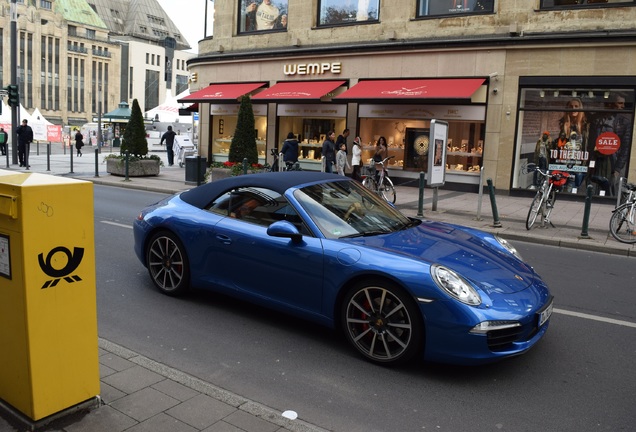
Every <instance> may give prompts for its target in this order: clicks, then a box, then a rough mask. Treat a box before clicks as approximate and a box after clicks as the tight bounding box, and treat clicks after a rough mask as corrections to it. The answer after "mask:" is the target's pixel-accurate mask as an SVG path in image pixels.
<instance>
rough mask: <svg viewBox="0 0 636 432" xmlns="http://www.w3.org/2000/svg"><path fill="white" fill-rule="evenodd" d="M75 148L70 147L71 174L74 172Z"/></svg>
mask: <svg viewBox="0 0 636 432" xmlns="http://www.w3.org/2000/svg"><path fill="white" fill-rule="evenodd" d="M73 153H74V152H73V149H70V151H69V154H70V155H71V171H70V174H74V173H73Z"/></svg>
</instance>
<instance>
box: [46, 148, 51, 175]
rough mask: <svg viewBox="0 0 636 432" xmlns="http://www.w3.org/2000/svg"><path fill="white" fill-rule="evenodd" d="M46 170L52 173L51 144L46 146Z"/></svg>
mask: <svg viewBox="0 0 636 432" xmlns="http://www.w3.org/2000/svg"><path fill="white" fill-rule="evenodd" d="M46 170H47V171H51V142H49V143H48V144H47V145H46Z"/></svg>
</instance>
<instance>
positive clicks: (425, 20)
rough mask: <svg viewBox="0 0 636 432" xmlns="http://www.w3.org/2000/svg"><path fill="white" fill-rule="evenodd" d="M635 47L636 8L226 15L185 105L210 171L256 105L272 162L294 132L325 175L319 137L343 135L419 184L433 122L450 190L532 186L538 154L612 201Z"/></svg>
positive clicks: (394, 5) (400, 7)
mask: <svg viewBox="0 0 636 432" xmlns="http://www.w3.org/2000/svg"><path fill="white" fill-rule="evenodd" d="M635 47H636V1H633V0H614V1H613V0H604V1H599V0H586V1H570V0H526V1H502V0H498V1H497V0H466V1H454V0H438V1H433V0H394V1H392V2H386V1H382V0H369V1H366V0H365V1H351V2H349V1H345V2H342V1H340V2H336V1H335V0H299V1H295V2H288V1H286V0H273V1H263V2H262V4H254V5H252V3H251V2H245V1H238V2H237V1H234V2H217V3H216V4H215V22H214V36H213V37H209V38H206V39H204V40H202V41H201V42H200V43H199V53H200V54H199V55H198V57H196V58H195V59H193V60H191V61H190V62H189V67H190V70H191V71H192V72H194V73H196V74H197V75H198V82H197V83H195V84H193V85H192V87H191V97H190V98H189V101H192V102H198V103H199V110H200V122H201V125H200V138H201V140H200V142H201V144H200V147H201V148H200V151H201V153H202V154H204V155H206V156H207V157H208V160H223V157H224V153H225V152H226V146H227V142H228V140H229V138H230V135H231V134H232V133H233V129H232V127H233V126H232V125H233V124H234V122H235V120H234V119H235V112H236V106H237V100H236V98H237V97H238V96H240V95H242V94H250V95H251V96H252V103H253V105H254V107H255V118H256V123H257V124H256V127H257V129H258V136H259V151H260V152H261V155H262V157H263V159H264V158H265V157H266V156H265V155H267V154H269V148H274V147H278V148H280V143H281V142H282V141H283V140H284V139H285V137H286V135H287V133H288V132H290V131H291V132H293V133H295V134H297V135H298V136H299V138H300V140H301V147H302V155H301V158H302V161H303V164H304V166H305V167H306V168H308V169H311V167H312V166H313V167H317V166H318V165H316V164H318V163H319V162H318V161H319V156H320V154H319V144H320V142H321V139H322V136H323V135H324V134H326V133H327V131H328V130H331V129H335V131H336V133H341V132H342V130H343V129H344V128H349V129H350V130H351V135H350V139H349V143H351V140H352V137H354V136H356V135H359V136H360V137H361V139H362V142H363V143H364V146H363V157H364V158H365V159H368V158H369V157H370V156H371V154H372V152H373V151H374V146H375V142H376V141H377V140H378V138H379V137H380V136H383V137H385V138H386V140H387V142H388V144H389V154H390V155H393V156H394V158H393V159H392V160H391V166H390V167H391V168H390V171H391V175H392V176H394V177H399V178H402V179H405V180H409V179H411V180H413V181H415V179H417V178H418V177H419V173H420V172H421V171H422V170H423V169H425V167H426V166H427V152H426V151H425V149H426V148H427V147H428V138H429V137H428V130H429V127H430V122H431V120H433V119H435V120H440V121H445V122H448V124H449V128H448V141H449V142H448V147H447V159H446V161H445V166H446V183H447V184H451V185H454V186H455V187H457V188H460V189H466V190H477V189H478V185H479V184H480V173H482V175H483V177H481V178H492V179H493V182H494V183H495V185H496V187H497V188H498V189H500V190H507V191H515V190H525V189H529V188H532V186H533V182H534V179H533V175H532V173H528V172H527V168H526V166H527V164H528V163H530V162H535V163H543V161H540V160H539V159H540V156H543V157H545V163H546V165H547V166H549V167H550V168H551V169H562V170H566V171H569V172H570V173H571V174H573V175H572V176H571V177H572V180H571V181H570V183H568V185H567V186H566V188H565V191H566V192H568V193H573V194H583V193H585V191H586V188H587V185H592V187H593V191H594V193H595V194H597V195H605V196H611V195H613V194H615V193H616V181H617V179H618V178H619V177H621V176H622V177H631V178H634V176H635V173H636V160H635V155H636V152H633V151H632V145H631V144H632V136H633V132H634V92H635V90H636V79H634V78H635V77H636V50H635V49H634V48H635ZM543 132H548V133H549V140H550V145H549V146H548V147H547V149H546V154H542V155H539V154H537V153H536V150H537V142H538V141H539V139H540V138H541V137H542V135H543ZM562 133H564V134H565V135H566V137H565V139H562V138H561V139H560V137H561V134H562ZM312 164H313V165H312ZM630 174H631V175H630Z"/></svg>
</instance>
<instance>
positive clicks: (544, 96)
mask: <svg viewBox="0 0 636 432" xmlns="http://www.w3.org/2000/svg"><path fill="white" fill-rule="evenodd" d="M635 90H636V88H635V83H634V81H633V80H630V79H627V78H611V79H609V78H603V77H585V78H580V77H579V78H576V77H575V78H568V79H565V78H563V77H554V78H547V77H541V78H521V79H520V92H519V126H518V133H517V140H516V141H517V145H516V152H515V167H514V176H513V185H512V187H513V188H515V189H528V188H530V189H532V188H533V187H536V186H537V185H536V179H534V177H533V174H532V173H528V172H527V169H526V166H527V164H528V163H536V164H539V162H540V161H539V157H540V155H539V151H538V150H537V142H538V141H539V139H540V138H541V137H542V136H543V134H544V133H545V132H547V133H548V135H549V146H548V152H547V160H546V163H547V167H548V169H550V170H562V171H568V172H569V173H570V174H572V175H571V176H570V180H569V182H568V183H567V185H566V186H565V188H564V192H567V193H570V194H579V195H584V194H585V193H586V189H587V186H588V185H591V186H592V188H593V193H594V194H595V195H599V196H615V195H616V192H617V186H618V181H619V179H620V178H621V177H626V176H627V173H628V170H629V159H630V155H631V149H632V131H633V128H634V96H635Z"/></svg>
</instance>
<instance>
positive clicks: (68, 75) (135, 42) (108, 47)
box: [0, 0, 194, 126]
mask: <svg viewBox="0 0 636 432" xmlns="http://www.w3.org/2000/svg"><path fill="white" fill-rule="evenodd" d="M10 3H11V2H10V1H9V0H2V1H1V2H0V27H1V28H0V49H1V52H2V54H1V55H0V82H2V85H3V87H4V86H6V85H8V84H10V81H11V31H10V29H11V16H10ZM16 26H17V35H16V36H17V57H18V65H17V71H18V72H17V76H18V85H19V88H20V101H21V103H22V105H23V106H24V107H25V108H26V109H27V110H28V111H33V110H34V109H35V108H38V109H39V110H40V112H41V113H42V115H43V116H44V117H45V118H46V119H47V120H49V121H51V122H53V123H56V124H61V125H71V126H79V125H82V124H84V123H87V122H91V121H93V120H94V119H95V118H96V116H97V114H98V112H99V107H98V103H99V102H100V101H101V112H102V113H107V112H109V111H112V110H114V109H115V108H117V106H118V105H119V103H120V102H126V103H128V104H132V100H133V99H137V100H138V101H139V103H140V106H141V108H142V110H144V111H147V110H150V109H152V108H154V107H156V106H158V105H159V104H160V103H161V102H163V101H164V99H165V98H166V95H167V94H168V93H169V92H170V93H171V94H172V95H177V94H179V93H181V92H183V91H184V90H186V89H187V88H188V72H187V63H186V62H187V60H188V59H190V58H192V57H193V56H194V55H193V54H192V53H189V52H186V51H185V50H188V49H190V46H189V45H188V43H187V41H185V39H184V38H183V37H182V36H181V33H180V32H179V30H178V29H177V27H176V26H175V25H174V23H173V22H172V21H171V20H170V18H169V17H168V16H167V14H166V13H165V11H164V10H163V9H162V8H161V6H160V5H159V3H158V2H157V1H156V0H137V1H133V0H88V1H87V0H50V1H49V0H17V24H16Z"/></svg>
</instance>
